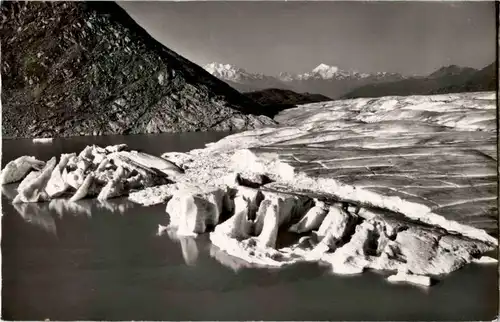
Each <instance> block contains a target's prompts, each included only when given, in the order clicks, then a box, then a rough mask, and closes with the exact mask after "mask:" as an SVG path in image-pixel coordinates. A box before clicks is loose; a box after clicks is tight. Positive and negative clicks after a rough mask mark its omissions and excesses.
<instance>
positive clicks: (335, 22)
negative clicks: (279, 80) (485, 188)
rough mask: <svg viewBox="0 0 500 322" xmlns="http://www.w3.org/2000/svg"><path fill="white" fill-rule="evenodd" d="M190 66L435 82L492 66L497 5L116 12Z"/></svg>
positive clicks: (130, 6) (152, 5)
mask: <svg viewBox="0 0 500 322" xmlns="http://www.w3.org/2000/svg"><path fill="white" fill-rule="evenodd" d="M119 4H120V5H121V6H122V7H123V8H125V9H126V10H127V11H128V12H129V14H131V15H132V17H133V18H134V19H135V20H136V21H137V22H139V23H140V24H141V25H142V26H143V27H144V28H146V30H148V31H149V32H150V34H151V35H152V36H153V37H155V38H156V39H158V40H159V41H161V42H162V43H163V44H164V45H166V46H167V47H169V48H170V49H172V50H174V51H176V52H177V53H179V54H181V55H183V56H184V57H186V58H188V59H190V60H191V61H193V62H195V63H197V64H199V65H204V64H206V63H209V62H213V61H216V62H221V63H229V64H234V65H237V66H239V67H242V68H245V69H246V70H248V71H249V72H261V73H266V74H269V75H274V74H278V73H279V72H281V71H287V72H301V73H302V72H306V71H310V70H311V69H313V68H314V67H315V66H317V65H318V64H320V63H325V64H328V65H335V66H338V67H340V68H344V69H354V70H358V71H361V72H377V71H387V72H399V73H402V74H419V75H421V74H428V73H430V72H432V71H434V70H435V69H437V68H439V67H442V66H445V65H450V64H456V65H461V66H470V67H475V68H481V67H484V66H486V65H487V64H489V63H492V62H493V61H494V60H495V44H496V42H495V37H496V36H495V28H496V27H495V7H494V3H493V2H376V3H373V2H357V1H355V2H352V1H351V2H340V1H332V2H315V1H308V2H298V1H291V2H290V1H289V2H262V1H260V2H241V1H232V2H229V1H224V2H211V1H209V2H143V1H141V2H119Z"/></svg>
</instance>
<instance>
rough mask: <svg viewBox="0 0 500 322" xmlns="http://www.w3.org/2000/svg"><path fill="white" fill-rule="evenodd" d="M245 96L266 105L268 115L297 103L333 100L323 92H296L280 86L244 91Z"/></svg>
mask: <svg viewBox="0 0 500 322" xmlns="http://www.w3.org/2000/svg"><path fill="white" fill-rule="evenodd" d="M244 95H245V96H247V97H248V98H250V99H252V100H254V101H255V102H257V103H259V104H260V105H262V106H264V108H265V109H266V115H270V116H274V115H275V114H277V113H278V112H280V111H282V110H285V109H288V108H292V107H296V106H297V105H302V104H308V103H316V102H324V101H331V98H329V97H326V96H324V95H321V94H311V93H300V94H299V93H296V92H294V91H290V90H286V89H278V88H268V89H264V90H260V91H254V92H247V93H244Z"/></svg>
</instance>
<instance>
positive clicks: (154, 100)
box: [0, 2, 273, 137]
mask: <svg viewBox="0 0 500 322" xmlns="http://www.w3.org/2000/svg"><path fill="white" fill-rule="evenodd" d="M0 32H1V34H2V43H1V44H2V57H1V58H2V60H1V72H2V107H3V108H2V112H3V115H2V117H3V132H2V134H3V135H4V136H7V137H47V136H73V135H104V134H135V133H160V132H182V131H199V130H201V131H203V130H236V129H247V128H253V127H258V126H261V125H264V124H273V121H272V120H270V119H269V118H267V117H264V116H259V115H258V114H260V112H261V111H262V110H261V106H260V105H259V104H256V103H254V102H253V101H251V100H250V99H248V98H246V97H244V96H242V95H241V94H240V93H238V92H237V91H236V90H234V89H232V88H231V87H230V86H228V85H227V84H225V83H223V82H221V81H219V80H217V79H216V78H214V77H212V76H211V75H210V74H208V73H207V72H205V71H204V70H203V69H202V68H201V67H199V66H197V65H195V64H193V63H192V62H190V61H188V60H186V59H185V58H183V57H181V56H179V55H177V54H176V53H175V52H173V51H171V50H169V49H168V48H166V47H164V46H163V45H161V44H160V43H159V42H157V41H156V40H154V39H153V38H152V37H151V36H149V34H147V32H146V31H145V30H144V29H142V28H141V27H140V26H139V25H137V23H135V21H134V20H133V19H132V18H131V17H129V16H128V15H127V13H126V12H125V11H124V10H123V9H121V8H120V7H119V6H118V5H117V4H116V3H113V2H3V3H2V5H1V25H0ZM251 114H254V115H251Z"/></svg>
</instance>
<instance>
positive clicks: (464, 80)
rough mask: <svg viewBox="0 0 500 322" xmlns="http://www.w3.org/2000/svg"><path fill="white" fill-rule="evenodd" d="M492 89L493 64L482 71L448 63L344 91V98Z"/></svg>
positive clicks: (494, 79) (494, 85) (493, 87)
mask: <svg viewBox="0 0 500 322" xmlns="http://www.w3.org/2000/svg"><path fill="white" fill-rule="evenodd" d="M495 89H496V74H495V64H494V63H493V64H490V65H488V66H486V67H485V68H483V69H481V70H476V69H474V68H469V67H459V66H456V65H451V66H447V67H442V68H440V69H438V70H437V71H435V72H433V73H431V74H430V75H428V76H426V77H412V78H407V79H403V80H399V81H394V82H386V83H380V84H369V85H365V86H362V87H359V88H356V89H354V90H353V91H351V92H349V93H347V94H345V95H344V96H343V98H357V97H382V96H389V95H431V94H445V93H463V92H476V91H494V90H495Z"/></svg>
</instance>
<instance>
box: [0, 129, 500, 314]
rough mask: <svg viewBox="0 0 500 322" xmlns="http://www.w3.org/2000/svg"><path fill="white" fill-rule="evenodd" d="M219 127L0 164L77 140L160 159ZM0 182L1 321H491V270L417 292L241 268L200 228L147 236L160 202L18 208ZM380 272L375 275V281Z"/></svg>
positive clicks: (9, 152)
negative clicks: (182, 234)
mask: <svg viewBox="0 0 500 322" xmlns="http://www.w3.org/2000/svg"><path fill="white" fill-rule="evenodd" d="M225 135H227V133H200V132H198V133H185V134H161V135H131V136H105V137H75V138H65V139H55V140H54V142H53V143H51V144H33V143H32V142H31V140H3V147H2V164H5V163H6V162H8V161H10V160H12V159H14V158H16V157H19V156H21V155H33V156H36V157H37V158H40V159H42V160H48V159H49V158H50V157H52V156H55V155H57V156H59V155H60V154H61V153H69V152H79V151H81V150H82V149H83V148H84V147H85V146H86V145H89V144H99V145H103V146H105V145H110V144H118V143H126V144H128V145H129V147H130V148H132V149H140V150H142V151H144V152H148V153H152V154H155V155H160V154H161V153H164V152H168V151H180V152H183V151H189V150H191V149H194V148H201V147H203V146H204V144H205V143H208V142H212V141H216V140H218V139H220V138H222V137H224V136H225ZM15 187H16V185H15V184H14V185H7V186H4V187H3V189H2V214H3V217H2V318H3V319H7V320H42V319H51V320H453V321H459V320H467V321H470V320H493V319H494V317H495V316H496V315H497V312H498V301H499V299H498V273H497V266H496V265H482V266H480V265H476V264H471V265H469V266H467V267H465V268H464V269H461V270H459V271H456V272H454V273H452V274H450V275H449V276H447V277H446V278H445V279H443V280H442V281H440V282H439V283H438V284H436V285H435V286H433V287H431V288H429V289H424V288H420V287H415V286H410V285H393V284H390V283H388V282H387V281H386V280H385V279H384V276H383V275H382V274H381V273H376V272H367V273H365V274H363V275H360V276H349V277H345V276H335V275H333V274H331V273H330V272H329V268H328V267H326V266H321V265H318V264H297V265H294V266H290V267H286V268H283V269H277V270H276V269H257V268H245V267H242V266H244V265H243V264H244V263H242V262H241V261H239V260H238V259H235V258H232V257H230V256H228V255H226V254H224V253H222V252H220V251H219V250H218V249H217V248H216V247H214V246H212V245H211V243H210V241H209V240H208V236H207V235H202V236H199V237H197V238H184V239H177V238H175V236H169V235H168V234H165V235H162V236H158V235H157V230H158V224H162V225H166V224H167V223H168V216H167V215H166V213H165V205H157V206H152V207H142V206H139V205H136V204H133V203H131V202H129V201H128V200H127V199H126V198H119V199H115V200H110V201H109V202H107V203H106V204H100V203H98V202H96V201H95V200H91V199H86V200H82V201H80V202H78V203H77V205H78V207H73V208H70V207H68V206H67V204H65V203H64V202H63V201H62V202H55V203H53V202H51V203H40V204H25V205H18V206H16V207H17V209H16V208H14V207H13V205H12V204H11V203H10V201H9V199H10V198H12V197H13V196H14V195H15ZM381 275H382V276H381Z"/></svg>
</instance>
